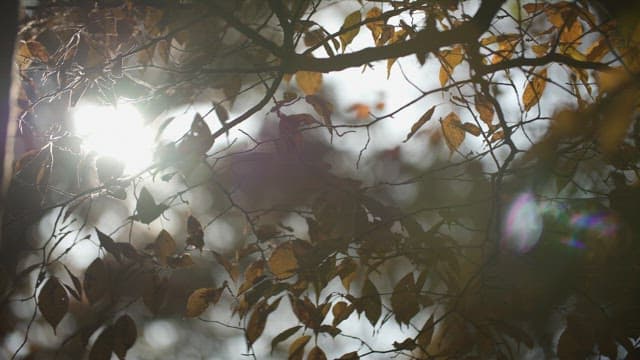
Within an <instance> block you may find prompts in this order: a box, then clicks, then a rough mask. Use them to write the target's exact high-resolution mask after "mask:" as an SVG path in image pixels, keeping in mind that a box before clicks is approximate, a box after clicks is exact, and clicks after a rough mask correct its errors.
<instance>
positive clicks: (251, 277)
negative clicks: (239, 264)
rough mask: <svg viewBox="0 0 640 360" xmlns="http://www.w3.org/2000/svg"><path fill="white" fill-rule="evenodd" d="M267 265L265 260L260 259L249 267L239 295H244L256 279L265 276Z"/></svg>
mask: <svg viewBox="0 0 640 360" xmlns="http://www.w3.org/2000/svg"><path fill="white" fill-rule="evenodd" d="M265 264H266V263H265V261H264V260H263V259H259V260H256V261H255V262H252V263H251V264H250V265H249V266H247V269H246V270H245V271H244V283H243V284H242V286H240V289H239V290H238V293H240V294H242V293H243V292H245V291H247V290H248V289H249V288H251V286H253V284H254V283H255V281H256V279H258V278H260V277H261V276H262V275H263V274H264V266H265Z"/></svg>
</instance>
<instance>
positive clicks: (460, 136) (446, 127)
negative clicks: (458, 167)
mask: <svg viewBox="0 0 640 360" xmlns="http://www.w3.org/2000/svg"><path fill="white" fill-rule="evenodd" d="M440 125H441V126H442V134H443V135H444V139H445V140H446V142H447V147H449V152H450V153H451V154H453V153H454V152H455V151H457V150H458V148H459V147H460V145H461V144H462V142H463V141H464V134H465V131H464V130H463V129H462V124H461V122H460V117H458V114H456V113H453V112H452V113H450V114H449V115H447V117H445V118H444V119H443V120H440Z"/></svg>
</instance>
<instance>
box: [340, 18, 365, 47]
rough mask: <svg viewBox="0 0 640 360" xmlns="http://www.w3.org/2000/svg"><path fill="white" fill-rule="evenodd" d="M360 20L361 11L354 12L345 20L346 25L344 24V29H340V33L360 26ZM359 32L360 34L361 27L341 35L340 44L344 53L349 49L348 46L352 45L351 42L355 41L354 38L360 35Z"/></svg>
mask: <svg viewBox="0 0 640 360" xmlns="http://www.w3.org/2000/svg"><path fill="white" fill-rule="evenodd" d="M360 19H361V15H360V10H356V11H354V12H352V13H351V14H349V15H348V16H347V17H346V18H345V19H344V23H343V24H342V27H340V31H342V30H344V29H347V28H350V27H352V26H354V25H357V24H359V23H360ZM358 32H360V27H356V28H354V29H352V30H349V31H347V32H345V33H342V34H340V43H341V44H342V52H344V50H345V49H346V48H347V45H349V44H351V42H352V41H353V38H355V37H356V35H358Z"/></svg>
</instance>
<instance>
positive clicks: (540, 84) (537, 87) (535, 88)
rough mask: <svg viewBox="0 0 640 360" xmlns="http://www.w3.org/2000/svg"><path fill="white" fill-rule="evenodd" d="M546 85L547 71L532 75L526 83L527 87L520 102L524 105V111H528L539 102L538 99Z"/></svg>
mask: <svg viewBox="0 0 640 360" xmlns="http://www.w3.org/2000/svg"><path fill="white" fill-rule="evenodd" d="M546 85H547V69H546V68H545V69H542V70H541V71H540V72H538V73H537V74H536V75H534V77H533V79H532V80H531V81H528V82H527V87H526V88H525V89H524V93H523V94H522V102H523V103H524V109H525V111H529V109H531V108H532V107H533V106H534V105H536V104H537V103H538V101H540V97H541V96H542V93H543V92H544V88H545V86H546Z"/></svg>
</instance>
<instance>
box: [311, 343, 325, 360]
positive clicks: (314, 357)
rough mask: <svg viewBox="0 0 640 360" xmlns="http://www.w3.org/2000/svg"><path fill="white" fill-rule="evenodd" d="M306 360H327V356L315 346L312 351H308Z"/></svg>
mask: <svg viewBox="0 0 640 360" xmlns="http://www.w3.org/2000/svg"><path fill="white" fill-rule="evenodd" d="M307 360H327V355H325V353H324V351H322V349H320V348H319V347H317V346H315V347H314V348H313V349H311V351H309V355H308V356H307Z"/></svg>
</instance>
